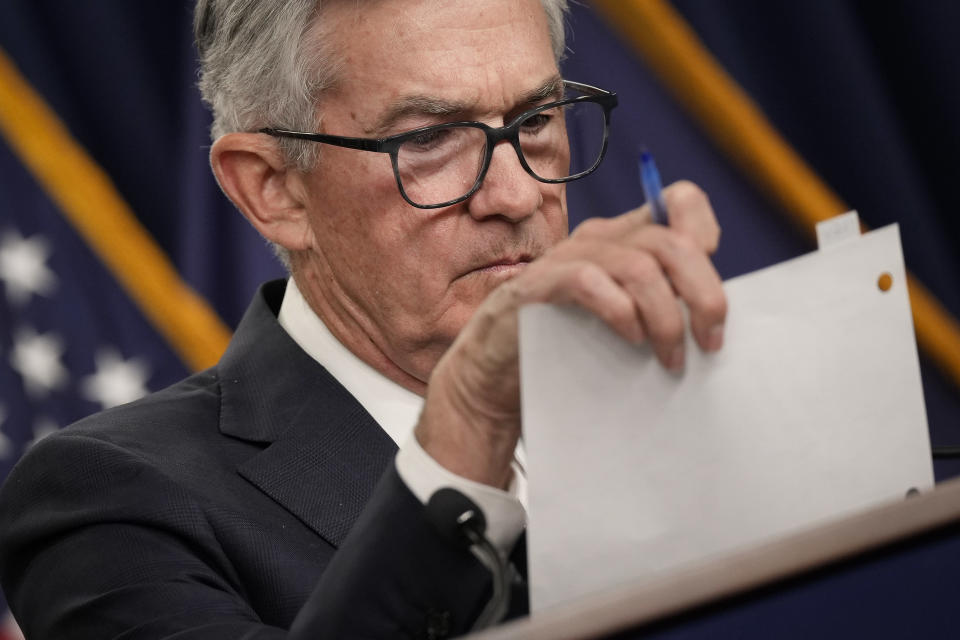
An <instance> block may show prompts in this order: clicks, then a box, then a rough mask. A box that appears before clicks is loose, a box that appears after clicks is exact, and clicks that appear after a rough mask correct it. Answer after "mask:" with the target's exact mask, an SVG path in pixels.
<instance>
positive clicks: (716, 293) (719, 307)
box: [697, 286, 727, 321]
mask: <svg viewBox="0 0 960 640" xmlns="http://www.w3.org/2000/svg"><path fill="white" fill-rule="evenodd" d="M697 308H698V309H699V311H700V313H701V314H703V315H704V316H705V317H706V318H708V319H710V320H712V321H720V320H722V319H723V318H725V317H726V315H727V297H726V295H724V293H723V289H722V288H721V287H720V286H717V287H715V288H711V289H710V290H709V291H707V292H705V293H704V294H703V295H701V296H700V300H698V302H697Z"/></svg>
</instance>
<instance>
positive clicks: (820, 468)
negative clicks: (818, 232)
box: [520, 225, 933, 611]
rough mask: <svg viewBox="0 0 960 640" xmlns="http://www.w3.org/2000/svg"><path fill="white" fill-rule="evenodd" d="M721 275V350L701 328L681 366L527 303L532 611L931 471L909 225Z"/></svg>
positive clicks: (888, 495) (865, 502)
mask: <svg viewBox="0 0 960 640" xmlns="http://www.w3.org/2000/svg"><path fill="white" fill-rule="evenodd" d="M883 273H888V274H890V275H891V276H892V282H893V284H892V287H891V288H890V290H889V291H886V292H884V291H881V290H880V288H879V287H878V277H879V276H880V275H881V274H883ZM724 288H725V291H726V293H727V298H728V303H729V314H728V317H727V323H726V334H725V346H724V348H723V349H722V350H721V352H719V353H717V354H704V353H703V352H701V351H700V350H699V348H698V347H697V346H696V345H695V344H694V343H693V341H692V339H691V338H689V337H688V340H687V345H686V346H687V363H686V368H685V370H684V372H683V373H682V374H671V373H669V372H667V371H666V370H665V369H663V368H662V367H661V366H660V365H659V363H658V362H657V361H656V359H655V358H654V357H653V355H652V353H651V351H650V350H649V348H646V347H642V346H641V347H635V346H632V345H629V344H628V343H626V342H625V341H623V340H621V339H620V338H619V337H618V336H617V335H615V334H614V333H613V332H612V331H610V330H609V329H608V328H607V327H606V326H605V325H603V323H602V322H601V321H600V320H598V319H596V318H594V317H592V316H589V315H588V314H586V313H584V312H582V311H580V310H577V309H573V308H561V307H554V306H548V305H535V306H531V307H527V308H525V309H523V310H522V312H521V321H520V327H521V328H520V339H521V375H522V401H523V416H524V439H525V444H526V449H527V457H528V465H527V467H528V469H527V470H528V479H529V501H530V502H529V528H528V554H529V564H530V581H531V607H532V609H533V610H534V611H536V610H539V609H542V608H544V607H547V606H550V605H554V604H557V603H561V602H563V601H565V600H568V599H572V598H576V597H578V596H581V595H584V594H587V593H590V592H593V591H596V590H598V589H602V588H606V587H610V586H613V585H616V584H620V583H623V582H626V581H633V580H639V579H644V578H646V577H652V576H653V575H655V574H658V573H661V572H665V571H668V570H671V569H674V568H677V567H680V566H681V565H689V564H690V563H695V562H697V561H699V560H704V559H706V558H709V557H713V556H716V555H717V554H722V553H725V552H730V551H734V550H738V549H744V548H749V547H750V546H752V545H755V544H757V543H760V542H763V541H766V540H769V539H772V538H774V537H776V536H778V535H782V534H784V533H787V532H791V531H794V530H797V529H799V528H805V527H810V526H815V525H817V524H819V523H822V522H824V521H826V520H829V519H831V518H833V517H835V516H838V515H840V514H844V513H849V512H852V511H855V510H858V509H861V508H865V507H867V506H870V505H873V504H875V503H878V502H880V501H883V500H889V499H899V498H902V497H903V496H904V495H905V493H906V492H907V490H909V489H910V488H913V487H916V488H918V489H920V490H923V489H925V488H929V487H931V486H932V485H933V468H932V463H931V458H930V444H929V436H928V433H927V420H926V411H925V408H924V403H923V393H922V389H921V384H920V369H919V361H918V358H917V350H916V343H915V340H914V333H913V323H912V319H911V316H910V307H909V302H908V299H907V291H906V277H905V273H904V266H903V257H902V253H901V249H900V235H899V230H898V228H897V227H896V226H895V225H894V226H890V227H885V228H883V229H880V230H877V231H873V232H870V233H868V234H865V235H863V236H862V237H860V238H859V239H855V240H852V241H850V242H846V243H843V244H842V245H839V246H836V247H832V248H830V249H827V250H823V251H817V252H814V253H811V254H808V255H805V256H802V257H800V258H796V259H794V260H790V261H788V262H784V263H782V264H779V265H776V266H773V267H770V268H767V269H763V270H761V271H757V272H755V273H752V274H748V275H745V276H741V277H738V278H734V279H732V280H729V281H727V282H726V283H725V284H724Z"/></svg>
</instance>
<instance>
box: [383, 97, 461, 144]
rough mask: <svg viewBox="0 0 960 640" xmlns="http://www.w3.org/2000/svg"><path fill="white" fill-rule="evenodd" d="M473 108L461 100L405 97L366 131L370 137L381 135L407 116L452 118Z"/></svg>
mask: <svg viewBox="0 0 960 640" xmlns="http://www.w3.org/2000/svg"><path fill="white" fill-rule="evenodd" d="M473 106H474V105H473V103H469V102H463V101H459V100H445V99H443V98H435V97H431V96H423V95H412V96H404V97H403V98H400V99H399V100H397V101H396V102H394V103H393V104H391V105H390V106H389V108H387V110H386V111H385V112H384V113H383V115H382V116H380V117H379V118H378V119H377V121H376V123H374V125H373V126H372V127H370V128H369V129H366V130H365V131H366V133H367V134H368V135H370V134H376V135H381V134H383V133H384V132H386V131H389V130H390V128H391V127H393V125H395V124H396V123H397V122H398V121H399V120H402V119H403V118H406V117H407V116H419V115H430V116H451V115H456V114H459V113H467V112H468V111H470V109H471V108H472V107H473Z"/></svg>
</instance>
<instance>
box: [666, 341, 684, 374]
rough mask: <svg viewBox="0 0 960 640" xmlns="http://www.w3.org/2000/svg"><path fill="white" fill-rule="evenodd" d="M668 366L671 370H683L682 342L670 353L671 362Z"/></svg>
mask: <svg viewBox="0 0 960 640" xmlns="http://www.w3.org/2000/svg"><path fill="white" fill-rule="evenodd" d="M667 368H668V369H670V370H671V371H683V345H682V344H681V345H678V346H676V347H674V348H673V351H672V352H671V353H670V362H669V363H668V364H667Z"/></svg>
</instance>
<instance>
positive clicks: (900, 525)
mask: <svg viewBox="0 0 960 640" xmlns="http://www.w3.org/2000/svg"><path fill="white" fill-rule="evenodd" d="M954 522H960V478H955V479H952V480H950V481H947V482H944V483H941V484H939V485H937V486H936V487H935V488H934V489H933V490H931V491H927V492H924V493H921V494H918V495H915V496H911V497H909V498H906V499H904V500H902V501H898V502H895V503H892V504H885V505H882V506H878V507H874V508H872V509H869V510H867V511H864V512H861V513H858V514H855V515H852V516H847V517H844V518H842V519H839V520H835V521H833V522H830V523H828V524H825V525H822V526H819V527H816V528H812V529H808V530H804V531H801V532H798V533H795V534H792V535H790V536H787V537H784V538H780V539H777V540H774V541H772V542H769V543H767V544H764V545H761V546H758V547H755V548H753V549H749V550H746V551H741V552H738V553H734V554H730V555H727V556H723V557H720V558H716V559H714V560H710V561H707V562H704V563H699V564H696V565H692V566H689V567H686V568H684V569H681V570H677V571H672V572H668V573H664V574H662V575H658V576H656V577H653V578H651V579H648V580H641V581H638V582H635V583H631V584H627V585H623V586H620V587H617V588H614V589H610V590H607V591H604V592H600V593H597V594H594V595H591V596H588V597H585V598H582V599H580V600H576V601H573V602H570V603H567V604H564V605H560V606H557V607H553V608H550V609H547V610H544V611H541V612H537V613H536V614H535V615H533V616H532V617H530V618H523V619H520V620H514V621H512V622H508V623H506V624H504V625H502V626H499V627H495V628H493V629H488V630H487V631H485V632H482V633H478V634H474V635H471V636H470V637H471V638H476V639H477V640H481V639H482V640H494V639H497V640H506V639H512V638H525V639H538V638H542V639H544V640H546V639H550V640H560V639H571V640H572V639H578V638H597V637H603V636H606V635H608V634H612V633H617V632H619V631H623V630H625V629H630V628H633V627H637V626H640V625H644V624H648V623H651V622H654V621H657V620H661V619H663V618H666V617H669V616H672V615H676V614H679V613H681V612H684V611H688V610H690V609H693V608H696V607H700V606H702V605H706V604H709V603H712V602H716V601H719V600H723V599H725V598H728V597H731V596H735V595H737V594H742V593H745V592H748V591H751V590H753V589H756V588H758V587H761V586H764V585H769V584H773V583H776V582H779V581H781V580H784V579H786V578H790V577H794V576H799V575H801V574H803V573H805V572H808V571H810V570H813V569H817V568H820V567H826V566H828V565H830V564H832V563H835V562H838V561H841V560H844V559H847V558H852V557H855V556H858V555H860V554H863V553H865V552H868V551H871V550H875V549H879V548H881V547H884V546H886V545H889V544H892V543H895V542H898V541H902V540H906V539H909V538H912V537H914V536H917V535H919V534H922V533H925V532H929V531H933V530H935V529H938V528H940V527H942V526H944V525H947V524H950V523H954Z"/></svg>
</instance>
